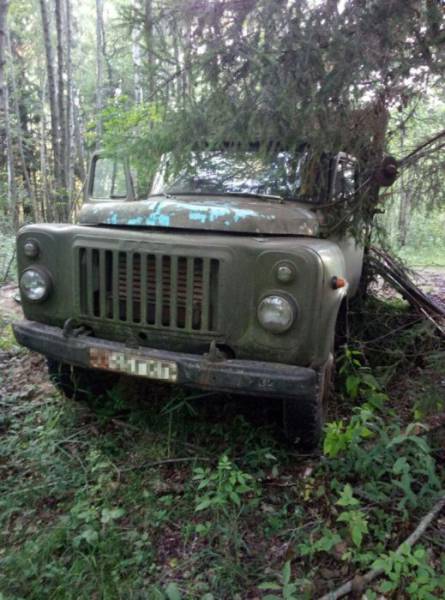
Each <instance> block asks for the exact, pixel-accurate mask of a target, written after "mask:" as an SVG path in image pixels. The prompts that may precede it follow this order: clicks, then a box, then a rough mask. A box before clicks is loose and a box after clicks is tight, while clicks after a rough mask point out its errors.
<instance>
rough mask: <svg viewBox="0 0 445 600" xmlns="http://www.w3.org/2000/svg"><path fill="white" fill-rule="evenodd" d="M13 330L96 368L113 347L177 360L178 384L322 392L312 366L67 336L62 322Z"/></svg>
mask: <svg viewBox="0 0 445 600" xmlns="http://www.w3.org/2000/svg"><path fill="white" fill-rule="evenodd" d="M13 329H14V334H15V337H16V339H17V341H18V342H19V343H20V344H22V345H23V346H27V347H28V348H30V349H31V350H34V351H36V352H40V353H41V354H44V355H46V356H49V357H50V358H53V359H55V360H59V361H61V362H65V363H68V364H72V365H75V366H79V367H84V368H97V367H98V365H100V364H101V363H100V362H99V363H98V361H97V358H96V359H95V357H97V355H98V354H99V355H100V354H102V355H106V354H107V353H110V352H111V353H117V354H118V355H119V356H126V355H128V356H131V360H135V359H136V360H140V361H141V362H144V361H147V362H151V361H153V362H154V363H161V364H170V365H171V364H172V363H173V364H174V365H175V383H177V384H178V385H185V386H192V387H199V388H202V389H211V390H218V391H223V392H232V393H239V394H248V395H255V396H258V395H260V396H266V397H282V398H283V397H287V398H294V399H295V400H301V401H303V402H304V401H307V400H309V401H310V399H311V398H313V397H314V395H315V394H316V393H317V386H318V376H317V372H316V371H314V370H313V369H309V368H304V367H296V366H292V365H284V364H279V363H268V362H260V361H251V360H235V359H230V360H229V359H227V360H225V359H221V360H209V359H208V358H206V357H205V356H199V355H196V354H186V353H182V352H169V351H165V350H156V349H154V348H147V347H145V346H140V347H139V348H137V349H134V348H128V347H127V346H126V345H125V344H122V343H119V342H113V341H110V340H104V339H100V338H95V337H90V336H86V335H79V336H78V337H74V336H72V335H70V336H66V335H64V333H63V331H62V329H60V328H59V327H52V326H49V325H44V324H42V323H37V322H35V321H19V322H16V323H14V324H13ZM135 357H136V358H135ZM99 368H100V366H99ZM108 369H110V366H108ZM111 370H116V371H119V370H120V369H119V368H114V369H113V368H112V369H111ZM150 378H152V379H160V378H161V377H156V376H150Z"/></svg>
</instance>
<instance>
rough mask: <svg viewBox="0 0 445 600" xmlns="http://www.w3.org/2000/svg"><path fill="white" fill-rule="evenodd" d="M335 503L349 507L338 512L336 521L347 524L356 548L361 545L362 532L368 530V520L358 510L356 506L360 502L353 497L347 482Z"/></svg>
mask: <svg viewBox="0 0 445 600" xmlns="http://www.w3.org/2000/svg"><path fill="white" fill-rule="evenodd" d="M336 504H337V505H338V506H342V507H346V508H348V509H349V510H345V511H343V512H342V513H340V515H339V516H338V517H337V521H338V522H339V523H346V524H347V525H348V529H349V534H350V536H351V539H352V541H353V542H354V544H355V545H356V546H357V548H360V546H361V545H362V540H363V534H365V533H367V532H368V520H367V518H366V516H365V515H364V513H363V511H361V510H359V508H358V506H359V504H360V503H359V501H358V500H357V499H356V498H354V496H353V494H352V488H351V486H350V485H349V484H346V485H345V487H344V488H343V491H342V493H341V496H340V498H339V499H338V500H337V503H336Z"/></svg>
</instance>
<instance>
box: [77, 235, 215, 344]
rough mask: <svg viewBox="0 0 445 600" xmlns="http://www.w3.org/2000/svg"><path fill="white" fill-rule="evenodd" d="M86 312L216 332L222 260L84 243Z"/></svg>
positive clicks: (81, 268) (80, 254) (81, 265)
mask: <svg viewBox="0 0 445 600" xmlns="http://www.w3.org/2000/svg"><path fill="white" fill-rule="evenodd" d="M76 256H77V261H78V286H79V291H80V304H79V307H80V314H81V315H83V316H85V317H94V318H99V319H102V320H105V321H116V322H124V323H128V324H131V325H140V326H151V327H155V328H156V329H173V330H187V331H198V332H215V331H216V318H217V308H218V307H217V303H218V296H219V291H218V286H219V265H220V263H219V260H217V259H213V258H200V257H195V256H177V255H174V256H172V255H168V254H164V253H147V252H139V251H137V252H134V251H133V252H132V251H125V252H124V251H122V250H108V249H106V248H103V247H100V248H92V247H89V246H86V247H81V248H79V249H78V250H77V252H76Z"/></svg>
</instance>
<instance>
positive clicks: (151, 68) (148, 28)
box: [144, 0, 155, 100]
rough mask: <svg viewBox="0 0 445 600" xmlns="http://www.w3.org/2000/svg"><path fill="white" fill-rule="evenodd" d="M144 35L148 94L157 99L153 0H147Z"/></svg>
mask: <svg viewBox="0 0 445 600" xmlns="http://www.w3.org/2000/svg"><path fill="white" fill-rule="evenodd" d="M144 35H145V43H146V46H147V62H148V94H147V96H148V97H149V98H151V99H152V100H155V97H154V96H155V57H154V54H153V49H154V48H153V6H152V0H145V10H144Z"/></svg>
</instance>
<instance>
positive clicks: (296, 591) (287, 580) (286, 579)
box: [258, 561, 307, 600]
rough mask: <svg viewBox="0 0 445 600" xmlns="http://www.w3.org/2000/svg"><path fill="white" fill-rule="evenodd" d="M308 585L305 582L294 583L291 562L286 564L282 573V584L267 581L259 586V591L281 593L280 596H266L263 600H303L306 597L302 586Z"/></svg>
mask: <svg viewBox="0 0 445 600" xmlns="http://www.w3.org/2000/svg"><path fill="white" fill-rule="evenodd" d="M305 583H307V582H305V581H299V582H297V581H295V580H294V581H292V571H291V564H290V561H287V562H286V563H285V564H284V567H283V569H282V572H281V582H280V583H277V582H275V581H266V582H264V583H261V584H260V585H259V586H258V589H259V590H265V591H276V592H279V593H280V595H277V594H266V595H265V596H263V597H262V598H263V600H301V599H302V598H303V597H305V596H304V595H302V590H301V587H302V584H303V586H304V584H305Z"/></svg>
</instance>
